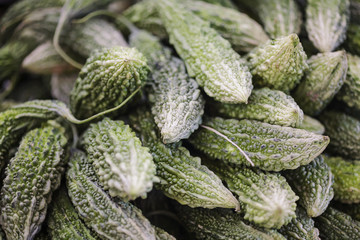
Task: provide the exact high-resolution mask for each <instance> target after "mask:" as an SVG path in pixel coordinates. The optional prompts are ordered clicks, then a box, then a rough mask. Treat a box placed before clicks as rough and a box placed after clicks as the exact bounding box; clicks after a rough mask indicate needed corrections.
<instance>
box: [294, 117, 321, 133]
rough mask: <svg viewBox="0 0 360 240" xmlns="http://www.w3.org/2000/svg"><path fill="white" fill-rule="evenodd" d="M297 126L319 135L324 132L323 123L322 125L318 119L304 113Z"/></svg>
mask: <svg viewBox="0 0 360 240" xmlns="http://www.w3.org/2000/svg"><path fill="white" fill-rule="evenodd" d="M298 128H300V129H304V130H306V131H309V132H313V133H316V134H320V135H322V134H324V133H325V127H324V125H322V124H321V122H320V121H319V120H317V119H315V118H312V117H310V116H308V115H306V114H305V115H304V120H303V121H302V123H301V124H300V125H299V126H298Z"/></svg>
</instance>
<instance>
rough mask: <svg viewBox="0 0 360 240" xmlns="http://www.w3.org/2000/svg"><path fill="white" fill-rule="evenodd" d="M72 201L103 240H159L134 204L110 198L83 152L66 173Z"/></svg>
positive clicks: (76, 154)
mask: <svg viewBox="0 0 360 240" xmlns="http://www.w3.org/2000/svg"><path fill="white" fill-rule="evenodd" d="M66 179H67V188H68V191H69V196H70V199H71V201H72V203H73V205H74V207H75V209H76V210H77V212H78V213H79V216H80V217H81V218H82V220H83V221H84V222H85V224H86V225H87V226H88V227H91V229H92V230H93V231H94V232H96V233H97V234H98V236H99V237H100V238H101V239H119V240H120V239H139V240H140V239H144V240H145V239H146V240H155V239H156V238H155V230H154V228H153V227H152V226H151V224H150V222H149V221H148V220H147V219H146V218H145V217H144V216H143V215H142V213H141V211H140V210H139V209H137V208H136V207H135V206H133V205H132V204H131V203H126V202H122V201H117V202H116V203H115V202H114V201H113V200H112V199H111V198H110V197H109V196H108V195H107V193H106V192H104V190H103V189H102V188H101V186H100V185H99V183H98V182H97V180H96V175H95V172H94V170H93V169H92V166H91V164H90V163H89V162H88V160H87V158H86V156H85V154H84V153H82V152H75V153H74V155H73V156H72V158H71V160H70V163H69V169H68V171H67V173H66Z"/></svg>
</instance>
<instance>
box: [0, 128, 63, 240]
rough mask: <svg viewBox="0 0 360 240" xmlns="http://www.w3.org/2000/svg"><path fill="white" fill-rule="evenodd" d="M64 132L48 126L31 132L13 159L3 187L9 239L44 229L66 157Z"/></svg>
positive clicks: (3, 215)
mask: <svg viewBox="0 0 360 240" xmlns="http://www.w3.org/2000/svg"><path fill="white" fill-rule="evenodd" d="M62 131H64V130H63V129H62V128H57V127H53V126H50V125H49V126H46V125H45V126H44V127H41V128H37V129H34V130H32V131H30V132H28V133H27V134H26V135H25V136H24V138H23V139H22V141H21V143H20V146H19V148H18V151H17V153H16V154H15V156H14V157H13V158H12V159H11V160H10V164H9V166H8V167H7V169H6V178H5V180H4V185H3V187H2V189H1V225H2V227H3V229H4V231H5V233H6V236H7V239H8V240H12V239H14V240H20V239H34V236H35V234H36V233H37V232H39V231H40V229H41V224H42V222H43V221H44V220H45V216H46V211H47V206H48V204H49V203H50V201H51V196H52V193H53V191H54V190H56V188H58V186H59V185H60V179H61V174H62V173H63V171H64V167H65V166H64V165H65V164H66V160H67V159H66V151H65V149H64V148H65V147H66V144H67V139H66V138H65V136H64V135H63V132H62Z"/></svg>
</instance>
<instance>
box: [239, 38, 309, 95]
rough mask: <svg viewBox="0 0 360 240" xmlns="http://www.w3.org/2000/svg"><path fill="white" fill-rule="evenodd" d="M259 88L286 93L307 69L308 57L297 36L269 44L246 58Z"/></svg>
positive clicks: (259, 47)
mask: <svg viewBox="0 0 360 240" xmlns="http://www.w3.org/2000/svg"><path fill="white" fill-rule="evenodd" d="M246 60H247V61H248V66H249V69H250V72H251V74H252V75H253V82H254V85H255V86H258V87H269V88H271V89H276V90H281V91H284V92H286V93H289V92H290V90H292V89H293V88H294V87H295V86H296V85H297V84H298V83H299V82H300V79H301V77H302V76H303V74H304V71H305V70H306V69H307V68H308V65H307V63H306V60H307V56H306V54H305V52H304V49H303V47H302V45H301V42H300V40H299V37H298V36H297V35H296V34H290V35H288V36H284V37H280V38H277V39H274V40H269V41H267V42H266V43H264V44H262V45H260V46H258V47H257V48H254V49H253V50H252V51H251V52H250V53H248V55H247V56H246Z"/></svg>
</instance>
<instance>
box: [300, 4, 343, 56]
mask: <svg viewBox="0 0 360 240" xmlns="http://www.w3.org/2000/svg"><path fill="white" fill-rule="evenodd" d="M349 3H350V1H349V0H308V1H307V6H306V25H305V27H306V31H307V33H308V36H309V39H310V40H311V42H312V43H313V44H314V46H315V47H316V48H317V49H318V50H319V51H320V52H331V51H333V50H334V49H335V48H337V47H338V46H339V45H340V44H341V43H342V42H343V41H344V40H345V36H346V30H347V25H348V22H349V15H350V12H349Z"/></svg>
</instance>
